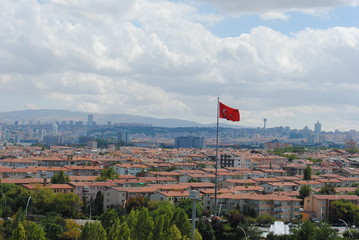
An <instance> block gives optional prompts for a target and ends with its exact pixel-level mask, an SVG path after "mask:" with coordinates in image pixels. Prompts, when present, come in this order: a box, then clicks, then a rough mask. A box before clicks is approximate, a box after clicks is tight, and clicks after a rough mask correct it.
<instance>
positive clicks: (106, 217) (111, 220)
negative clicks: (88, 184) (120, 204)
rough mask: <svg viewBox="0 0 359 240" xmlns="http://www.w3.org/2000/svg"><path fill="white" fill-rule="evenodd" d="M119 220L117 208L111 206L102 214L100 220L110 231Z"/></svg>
mask: <svg viewBox="0 0 359 240" xmlns="http://www.w3.org/2000/svg"><path fill="white" fill-rule="evenodd" d="M117 220H120V219H119V217H118V215H117V213H116V211H115V209H113V208H109V209H107V210H106V211H105V212H104V213H103V214H102V215H101V216H100V221H101V223H102V226H103V228H104V229H105V230H106V232H107V233H108V232H109V231H110V228H111V226H112V225H114V224H115V223H116V221H117Z"/></svg>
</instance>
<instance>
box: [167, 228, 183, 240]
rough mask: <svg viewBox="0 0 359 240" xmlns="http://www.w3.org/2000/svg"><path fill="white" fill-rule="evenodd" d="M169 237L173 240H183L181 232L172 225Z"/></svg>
mask: <svg viewBox="0 0 359 240" xmlns="http://www.w3.org/2000/svg"><path fill="white" fill-rule="evenodd" d="M168 237H169V239H173V240H181V239H182V235H181V231H180V230H179V229H178V228H177V227H176V225H172V226H171V227H170V230H169V236H168Z"/></svg>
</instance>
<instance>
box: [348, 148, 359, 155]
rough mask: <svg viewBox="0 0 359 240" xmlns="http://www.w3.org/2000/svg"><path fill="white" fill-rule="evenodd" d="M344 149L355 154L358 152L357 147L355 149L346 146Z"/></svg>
mask: <svg viewBox="0 0 359 240" xmlns="http://www.w3.org/2000/svg"><path fill="white" fill-rule="evenodd" d="M346 151H347V152H348V153H350V154H356V153H358V152H359V149H356V148H348V149H346Z"/></svg>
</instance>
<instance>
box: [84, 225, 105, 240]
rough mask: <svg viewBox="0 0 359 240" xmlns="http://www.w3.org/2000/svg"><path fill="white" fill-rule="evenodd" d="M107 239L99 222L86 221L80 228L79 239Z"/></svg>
mask: <svg viewBox="0 0 359 240" xmlns="http://www.w3.org/2000/svg"><path fill="white" fill-rule="evenodd" d="M88 239H92V240H107V236H106V231H105V229H104V228H103V226H102V225H101V222H99V221H95V222H87V223H86V224H85V226H84V228H83V230H82V234H81V240H88Z"/></svg>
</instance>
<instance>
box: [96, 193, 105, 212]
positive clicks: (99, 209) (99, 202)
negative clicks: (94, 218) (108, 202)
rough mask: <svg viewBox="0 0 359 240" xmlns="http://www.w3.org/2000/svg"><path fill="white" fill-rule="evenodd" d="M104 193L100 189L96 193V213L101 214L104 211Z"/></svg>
mask: <svg viewBox="0 0 359 240" xmlns="http://www.w3.org/2000/svg"><path fill="white" fill-rule="evenodd" d="M103 199H104V196H103V193H102V192H101V191H98V192H97V193H96V199H95V201H94V213H95V214H96V215H101V214H102V213H103Z"/></svg>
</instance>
